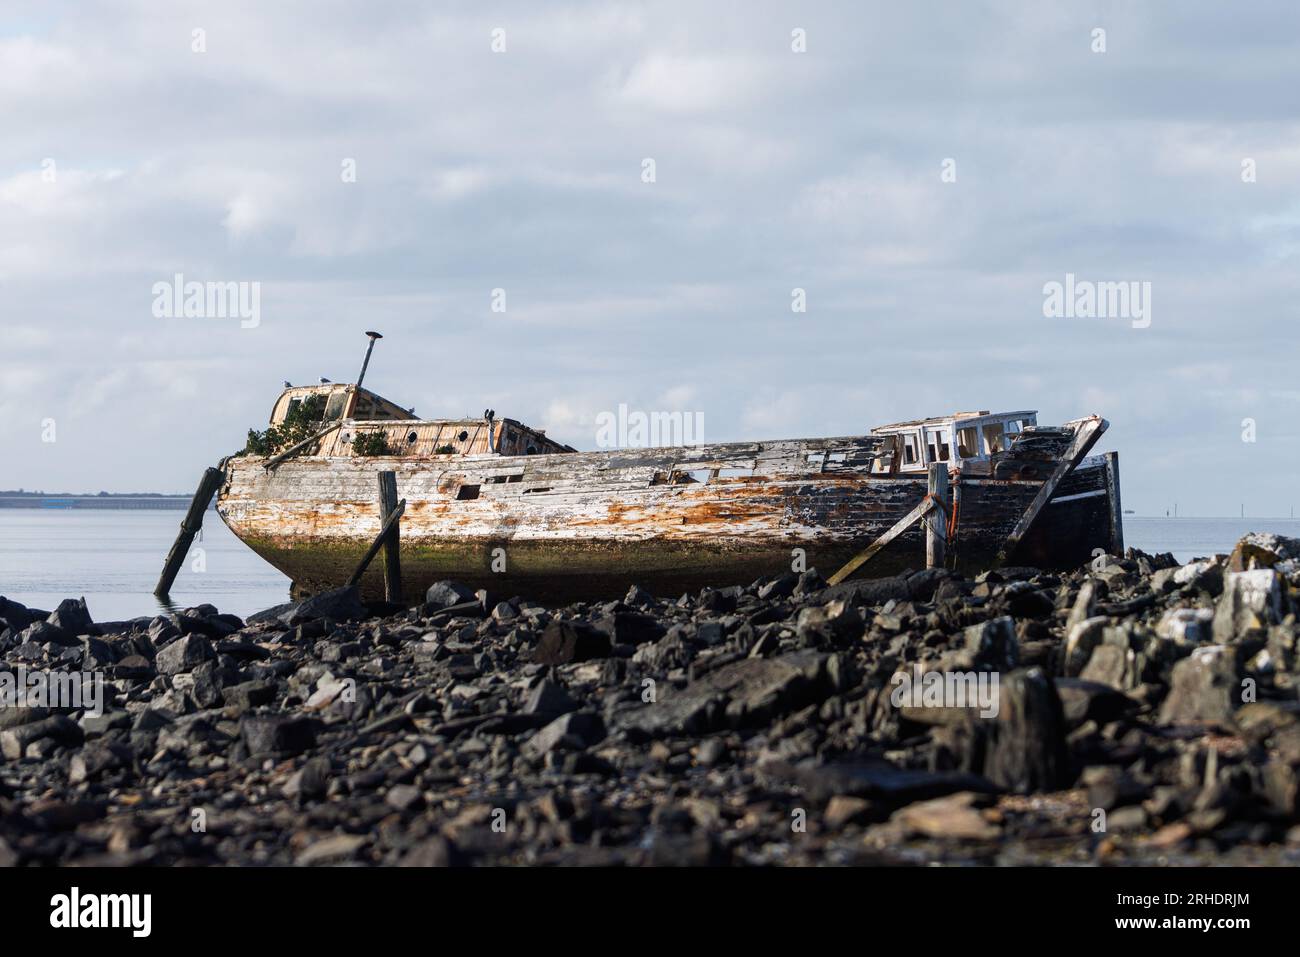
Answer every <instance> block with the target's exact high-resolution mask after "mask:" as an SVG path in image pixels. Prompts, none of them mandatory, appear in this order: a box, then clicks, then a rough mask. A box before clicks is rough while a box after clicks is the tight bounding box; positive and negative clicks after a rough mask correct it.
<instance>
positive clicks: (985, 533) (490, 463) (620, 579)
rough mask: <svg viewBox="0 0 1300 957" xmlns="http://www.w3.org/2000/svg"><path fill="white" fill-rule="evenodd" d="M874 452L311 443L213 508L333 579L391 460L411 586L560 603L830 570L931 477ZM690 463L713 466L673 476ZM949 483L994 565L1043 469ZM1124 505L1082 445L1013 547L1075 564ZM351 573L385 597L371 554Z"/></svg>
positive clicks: (348, 560)
mask: <svg viewBox="0 0 1300 957" xmlns="http://www.w3.org/2000/svg"><path fill="white" fill-rule="evenodd" d="M873 451H874V440H872V439H871V438H870V437H862V438H848V439H820V440H804V441H799V442H780V443H735V444H731V445H726V446H709V447H701V448H698V449H650V450H620V451H615V452H593V453H574V454H563V455H545V456H514V457H510V456H505V457H502V456H471V457H457V458H454V459H445V460H431V459H429V458H415V459H412V458H403V457H399V456H393V457H389V456H383V457H356V456H338V457H304V458H296V459H289V460H286V461H284V462H283V463H280V464H278V465H277V466H276V467H275V468H274V469H270V470H268V469H266V468H265V467H264V465H265V462H264V461H263V460H262V459H260V458H257V457H251V456H250V457H239V458H234V459H231V460H229V461H228V463H227V464H226V473H227V479H226V483H225V485H224V486H223V488H222V489H221V491H220V493H219V496H218V503H217V509H218V512H219V514H220V515H221V517H222V519H223V520H224V521H225V522H226V524H227V525H228V526H229V527H230V528H231V529H232V531H233V532H234V533H235V534H236V535H237V536H238V537H239V538H240V539H241V540H243V541H244V542H245V543H247V544H248V545H249V546H250V547H251V548H253V549H254V550H255V551H256V552H257V553H258V554H259V555H261V556H262V557H263V558H265V559H266V560H267V561H268V562H270V563H271V564H272V565H274V566H275V567H276V568H278V569H280V570H281V571H282V572H284V573H285V574H286V575H288V576H289V578H290V579H292V580H293V582H294V585H295V591H296V592H297V593H312V592H316V591H320V590H324V589H326V588H332V587H336V586H338V585H339V584H342V583H343V582H345V581H346V580H347V579H348V577H349V576H350V575H351V574H352V572H353V570H354V569H355V568H356V566H357V564H358V563H359V562H360V560H361V558H362V556H363V554H364V553H365V551H366V549H367V548H368V547H369V545H370V543H371V542H372V540H373V539H374V537H375V536H376V535H377V534H378V532H379V529H380V517H379V510H378V507H377V504H376V501H377V495H376V489H377V477H376V476H377V473H379V472H381V471H392V472H394V473H395V474H396V478H397V489H398V495H399V497H400V498H403V499H405V500H406V510H405V513H404V515H403V517H402V521H401V565H402V584H403V591H404V593H405V595H406V596H407V597H408V598H412V599H414V598H418V596H419V595H421V594H422V593H423V590H424V589H425V588H427V587H428V585H430V584H432V583H433V582H435V581H438V580H439V579H444V578H454V579H456V580H459V581H462V582H464V583H465V584H467V585H470V586H473V587H476V588H478V587H481V588H487V589H489V590H490V591H492V592H493V593H494V594H499V595H503V596H507V597H508V596H510V595H515V594H518V595H523V596H527V597H532V598H536V599H538V600H543V601H553V602H565V601H571V600H579V599H588V598H594V597H619V596H621V595H622V594H623V593H624V592H625V591H626V590H627V588H628V586H629V585H631V584H633V583H635V584H639V585H641V586H643V587H645V588H647V589H649V590H650V591H652V592H654V593H657V594H659V595H661V596H667V597H673V596H676V595H678V594H680V593H682V592H683V591H695V590H698V589H699V588H701V587H704V586H706V585H708V586H723V585H731V584H742V585H743V584H748V583H750V582H752V581H754V580H755V579H757V578H760V577H765V576H770V575H775V574H780V573H782V572H785V571H790V570H792V568H798V567H806V568H817V569H818V570H819V571H821V572H822V574H823V575H829V574H830V573H831V572H833V571H835V570H836V569H838V568H839V567H840V566H841V565H842V564H844V562H846V561H847V560H848V559H850V558H851V557H853V556H854V555H855V554H857V553H858V552H859V551H861V550H862V549H863V548H865V547H866V546H867V545H869V544H870V543H871V542H873V541H875V539H877V538H878V537H879V536H880V535H881V534H883V533H884V532H885V531H886V530H887V529H889V528H890V526H891V525H893V524H894V523H895V522H897V521H898V520H899V518H901V517H902V516H904V515H905V514H907V513H908V512H909V511H910V510H911V509H912V508H913V507H914V506H915V505H916V504H917V503H918V502H919V501H920V500H921V499H922V497H923V496H924V495H925V492H926V483H925V478H924V476H898V475H894V476H889V475H873V474H870V470H869V464H867V465H866V467H865V468H864V467H863V466H864V463H869V460H870V457H871V455H872V454H873ZM688 469H689V470H699V471H702V472H705V473H709V474H707V477H706V480H705V481H702V482H695V481H684V482H683V481H681V477H682V476H683V475H685V474H686V472H685V470H688ZM728 472H734V473H739V474H723V473H728ZM955 487H956V488H957V489H958V491H957V492H956V497H957V503H958V517H957V521H956V527H955V533H954V535H953V538H952V541H951V542H950V544H949V557H950V560H951V562H952V563H953V564H955V565H956V566H957V567H958V568H960V569H965V570H975V569H982V568H987V567H990V566H991V565H992V564H994V561H995V558H996V556H997V553H998V550H999V548H1000V547H1001V546H1002V545H1003V543H1004V542H1005V541H1006V539H1007V536H1008V534H1010V532H1011V530H1012V528H1013V527H1014V526H1015V524H1016V522H1017V521H1018V520H1019V519H1020V518H1021V516H1022V515H1024V513H1025V511H1026V509H1027V508H1028V507H1029V505H1030V503H1031V502H1032V501H1033V499H1034V497H1035V495H1036V494H1037V493H1038V492H1039V490H1040V488H1041V487H1042V480H1041V479H1038V480H1033V479H1029V480H1003V479H993V478H987V477H985V478H963V477H959V478H958V479H957V481H956V483H955ZM471 490H472V497H466V496H467V494H469V492H470V491H471ZM1118 515H1119V507H1118V482H1117V476H1116V473H1115V460H1114V456H1113V453H1112V455H1111V456H1106V457H1094V458H1093V459H1089V460H1086V461H1085V462H1083V463H1081V464H1080V465H1079V466H1078V467H1077V468H1075V469H1074V471H1073V472H1071V473H1070V474H1069V475H1068V476H1067V477H1066V480H1065V481H1063V482H1062V483H1061V485H1060V487H1059V488H1058V489H1057V491H1056V494H1055V496H1054V497H1053V500H1052V501H1051V502H1049V504H1048V505H1047V506H1046V507H1045V508H1044V510H1043V513H1042V515H1041V516H1040V518H1039V520H1038V521H1036V522H1035V524H1034V525H1033V526H1032V527H1031V529H1030V531H1029V533H1028V534H1027V535H1026V536H1025V537H1024V539H1023V540H1022V541H1021V543H1020V545H1019V547H1018V548H1017V549H1016V551H1015V552H1014V553H1013V555H1012V556H1010V560H1011V561H1013V562H1014V563H1023V564H1034V565H1038V566H1040V567H1068V566H1075V565H1078V564H1080V563H1082V562H1083V561H1086V560H1087V559H1088V558H1089V557H1091V556H1092V554H1093V552H1094V549H1098V548H1100V549H1102V550H1104V551H1107V552H1117V551H1120V550H1122V532H1121V531H1120V528H1119V524H1118ZM924 554H925V552H924V531H923V528H922V526H921V525H920V524H918V525H916V526H913V527H912V528H910V529H909V530H908V531H907V532H905V533H904V534H903V535H901V536H900V537H899V538H897V539H896V540H894V541H893V542H891V543H890V545H889V546H888V547H886V548H885V549H884V550H883V551H882V552H881V553H880V554H878V555H877V556H876V557H874V558H873V559H872V560H871V562H870V563H869V566H868V567H867V568H864V569H863V574H867V575H872V576H876V575H884V574H892V573H896V572H898V571H901V570H903V569H906V568H921V567H924V564H925V558H924ZM362 589H363V593H365V594H367V595H368V596H372V597H380V596H382V592H383V586H382V575H381V571H380V569H379V563H378V562H376V563H374V565H373V566H372V567H371V569H370V570H369V571H368V572H367V573H366V575H365V576H364V577H363V579H362Z"/></svg>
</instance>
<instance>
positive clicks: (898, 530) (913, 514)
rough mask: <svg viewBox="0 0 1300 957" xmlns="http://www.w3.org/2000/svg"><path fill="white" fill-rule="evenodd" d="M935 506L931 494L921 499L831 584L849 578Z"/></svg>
mask: <svg viewBox="0 0 1300 957" xmlns="http://www.w3.org/2000/svg"><path fill="white" fill-rule="evenodd" d="M934 507H935V503H934V500H933V499H932V498H930V496H929V495H927V496H926V497H925V498H923V499H921V501H920V502H918V503H917V504H916V507H915V508H914V509H912V510H911V511H910V512H908V513H907V514H906V515H904V516H903V517H902V518H900V519H899V520H898V521H897V522H895V523H894V526H893V528H891V529H890V530H889V531H887V532H885V534H883V535H881V536H880V537H879V538H877V539H876V540H875V541H874V542H872V543H871V544H870V545H868V546H867V547H866V548H864V549H863V550H862V551H861V552H859V553H858V554H857V555H855V556H854V557H853V558H850V559H849V560H848V561H847V562H846V563H845V564H844V567H843V568H841V569H840V570H839V571H837V572H836V573H835V574H834V575H832V576H831V577H830V578H829V579H828V581H829V582H830V584H832V585H838V584H839V583H840V582H842V581H844V579H846V578H848V577H849V576H850V575H852V574H853V573H854V572H855V571H857V570H858V569H859V568H861V567H862V566H863V565H865V564H866V563H867V562H868V561H869V560H870V559H871V556H873V555H875V554H876V552H878V551H880V550H881V549H882V548H884V547H885V546H886V545H888V544H889V543H890V542H892V541H893V540H894V539H896V538H897V537H898V536H899V535H902V534H903V532H905V531H907V530H908V529H909V528H910V527H911V526H913V525H915V524H916V523H917V521H919V520H920V518H921V516H922V515H924V514H925V513H926V512H928V511H929V510H930V509H932V508H934Z"/></svg>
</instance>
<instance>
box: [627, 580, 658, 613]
mask: <svg viewBox="0 0 1300 957" xmlns="http://www.w3.org/2000/svg"><path fill="white" fill-rule="evenodd" d="M623 604H625V605H627V606H628V607H629V608H651V607H653V606H654V605H655V604H656V601H655V597H654V595H652V594H650V593H649V592H648V591H646V590H645V589H644V588H642V587H641V586H640V585H633V586H632V587H631V588H629V589H628V590H627V595H625V596H624V598H623Z"/></svg>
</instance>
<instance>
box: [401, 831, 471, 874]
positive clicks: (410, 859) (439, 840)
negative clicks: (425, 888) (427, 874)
mask: <svg viewBox="0 0 1300 957" xmlns="http://www.w3.org/2000/svg"><path fill="white" fill-rule="evenodd" d="M467 863H468V861H467V860H466V859H465V855H464V854H462V853H461V852H460V849H459V848H458V847H456V845H455V844H454V843H453V842H452V841H451V840H449V839H448V838H446V837H444V836H443V835H441V834H439V835H436V836H434V837H430V838H426V839H425V840H423V841H421V842H420V843H418V844H416V845H415V846H414V847H412V848H411V849H410V851H408V852H407V853H406V855H405V856H404V857H403V858H402V860H401V866H402V867H464V866H465V865H466V864H467Z"/></svg>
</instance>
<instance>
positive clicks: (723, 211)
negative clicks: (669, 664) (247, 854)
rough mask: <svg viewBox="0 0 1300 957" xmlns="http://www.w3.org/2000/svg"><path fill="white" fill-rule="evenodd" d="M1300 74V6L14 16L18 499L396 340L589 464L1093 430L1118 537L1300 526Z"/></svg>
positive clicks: (6, 18) (338, 371) (410, 391)
mask: <svg viewBox="0 0 1300 957" xmlns="http://www.w3.org/2000/svg"><path fill="white" fill-rule="evenodd" d="M1099 31H1100V32H1099ZM1298 75H1300V6H1298V5H1296V4H1295V3H1294V2H1291V0H1285V2H1284V0H1277V2H1269V0H1261V2H1250V0H1246V2H1242V3H1236V4H1222V3H1209V2H1173V0H1170V2H1141V3H1133V2H1104V0H1095V2H1072V3H1069V4H1045V3H1041V2H1029V0H1025V2H957V0H951V2H942V3H941V2H926V0H920V2H914V3H907V4H898V3H876V2H861V0H857V2H808V0H805V2H799V3H775V2H761V0H758V2H756V0H747V2H706V0H696V2H692V3H671V2H656V3H630V2H629V3H611V2H603V3H563V2H554V3H551V2H548V3H545V4H541V3H537V2H519V3H499V2H476V3H470V2H465V3H436V4H435V3H414V2H411V3H407V2H385V3H367V4H362V3H355V2H351V3H342V2H332V0H314V2H278V3H275V4H267V3H264V2H245V0H222V2H220V3H215V2H214V3H185V2H169V3H167V4H158V3H156V2H154V3H145V2H137V0H117V2H101V3H94V2H78V3H65V2H60V0H46V2H41V3H26V2H17V3H16V2H14V0H0V130H3V135H0V488H18V487H23V488H27V489H44V490H48V491H55V490H59V491H74V492H80V491H92V492H93V491H99V490H101V489H102V490H107V491H110V492H112V491H119V492H120V491H137V490H140V491H172V492H189V491H192V489H193V488H194V486H195V485H196V483H197V481H198V478H199V476H200V475H201V473H202V471H203V469H204V467H205V466H207V465H210V464H214V463H215V462H216V461H217V460H218V459H219V458H220V457H221V456H223V455H225V454H227V453H229V452H232V451H234V450H235V449H237V448H240V447H242V445H243V439H244V435H245V433H246V431H247V429H248V428H249V427H259V428H260V427H263V426H264V425H265V423H266V419H267V416H268V415H269V413H270V409H271V405H272V402H273V401H274V399H275V397H276V395H277V394H278V392H279V390H280V389H281V388H282V385H283V382H284V381H286V380H288V381H292V382H294V383H297V384H305V383H314V382H316V381H317V380H318V378H319V377H322V376H324V377H327V378H330V379H332V380H335V381H352V380H354V379H355V375H356V371H357V369H358V368H359V366H360V363H361V358H362V355H363V353H364V350H365V345H366V339H365V337H364V335H363V332H364V331H365V330H367V329H375V330H378V331H380V332H382V333H383V334H384V337H385V338H384V339H383V340H382V341H380V342H379V343H378V346H377V347H376V350H375V355H374V358H373V360H372V361H371V365H370V371H369V372H368V374H367V383H366V384H367V386H369V387H371V388H373V389H375V390H376V391H378V392H380V393H381V394H384V395H386V396H388V397H390V398H392V399H393V400H395V401H397V402H399V403H401V404H402V405H408V406H414V407H415V409H416V411H417V413H419V414H420V415H421V416H426V417H431V418H432V417H439V416H461V415H466V414H475V415H477V414H479V413H481V411H482V410H483V409H485V408H488V407H491V408H493V409H495V410H496V411H497V414H498V416H501V417H511V418H515V419H519V420H522V421H524V422H526V423H528V424H530V425H534V426H537V427H540V428H544V429H546V430H547V431H548V434H550V435H551V436H553V437H555V438H557V439H560V440H561V441H564V442H567V443H569V444H572V445H574V446H575V447H578V448H581V449H591V448H594V447H595V446H596V429H597V420H598V417H599V416H600V414H601V413H602V412H609V411H613V410H616V409H618V407H619V406H620V405H621V404H625V405H627V406H628V408H629V409H632V410H646V411H670V412H671V411H682V412H686V413H696V412H698V413H702V416H703V426H704V428H703V432H704V438H705V439H706V440H707V441H710V442H721V441H730V440H744V439H776V438H791V437H801V436H820V435H849V434H860V433H863V432H866V431H867V430H869V429H870V428H871V427H872V426H874V425H879V424H884V423H888V422H893V421H898V420H903V419H910V418H916V417H920V416H928V415H941V414H945V413H948V412H952V411H956V410H976V409H991V410H994V411H1001V410H1016V409H1037V410H1039V421H1040V423H1044V424H1053V423H1060V422H1063V421H1066V420H1068V419H1072V418H1076V417H1079V416H1083V415H1087V414H1091V413H1098V414H1101V415H1103V416H1105V417H1106V418H1107V419H1108V420H1109V421H1110V423H1111V427H1110V430H1109V432H1108V433H1107V434H1106V435H1105V436H1104V437H1103V439H1102V441H1101V443H1100V444H1099V446H1098V450H1099V451H1100V450H1110V449H1117V450H1119V452H1120V463H1121V476H1122V481H1123V497H1124V506H1125V507H1126V508H1131V509H1134V510H1136V511H1137V512H1139V513H1140V514H1156V513H1159V514H1163V513H1164V510H1165V509H1166V508H1168V507H1171V506H1172V504H1173V503H1174V502H1175V501H1177V502H1178V503H1179V510H1180V514H1188V515H1195V514H1199V515H1236V514H1237V513H1238V511H1239V509H1240V508H1242V507H1243V506H1244V508H1245V510H1246V514H1247V515H1255V516H1285V515H1287V514H1288V513H1289V511H1290V509H1291V507H1292V506H1293V505H1294V504H1297V503H1296V499H1297V498H1300V489H1297V481H1296V477H1297V472H1298V471H1300V425H1298V424H1297V423H1298V422H1300V381H1298V380H1297V376H1296V374H1295V367H1296V362H1297V358H1300V349H1298V348H1297V346H1300V321H1298V320H1300V315H1298V314H1297V312H1298V310H1297V302H1298V298H1297V292H1298V291H1300V268H1298V267H1300V96H1297V89H1300V83H1298V82H1297V80H1298ZM177 275H180V276H182V277H183V280H184V281H186V282H200V283H229V282H235V283H246V284H249V285H246V286H243V287H240V288H242V289H243V290H245V291H251V290H253V289H254V288H255V289H256V290H257V295H258V297H259V298H258V310H257V316H256V321H252V319H251V318H245V319H243V320H241V318H240V317H238V316H235V317H230V316H224V317H223V316H220V315H200V316H186V315H184V310H178V309H170V310H169V309H168V308H167V307H166V305H163V306H160V305H159V294H158V291H157V287H158V284H159V283H168V284H169V283H171V282H172V281H173V277H175V276H177ZM1067 275H1070V276H1073V277H1074V281H1075V282H1080V281H1082V282H1085V283H1136V284H1137V286H1136V287H1134V288H1135V289H1137V290H1139V291H1141V290H1149V298H1148V297H1147V296H1146V295H1144V296H1143V298H1142V300H1141V301H1143V302H1144V303H1145V307H1146V312H1145V316H1142V317H1131V316H1129V315H1128V314H1127V313H1125V314H1121V315H1119V316H1114V315H1111V316H1094V317H1078V316H1074V317H1069V316H1062V315H1045V311H1050V310H1046V309H1045V303H1046V300H1047V298H1048V297H1047V294H1046V292H1045V289H1046V288H1047V287H1048V286H1049V285H1050V284H1052V283H1061V284H1065V283H1066V281H1067V280H1066V277H1067ZM254 284H255V285H254ZM1145 284H1149V285H1145ZM250 294H251V292H250ZM1136 301H1137V300H1135V302H1136ZM801 302H802V306H803V309H802V311H800V308H799V307H800V303H801ZM160 313H161V314H160Z"/></svg>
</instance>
